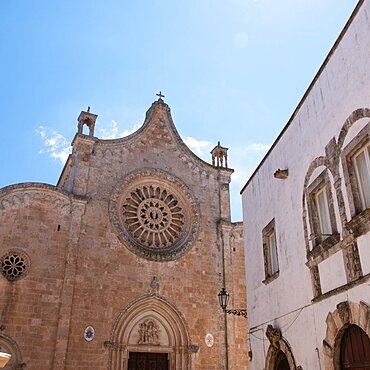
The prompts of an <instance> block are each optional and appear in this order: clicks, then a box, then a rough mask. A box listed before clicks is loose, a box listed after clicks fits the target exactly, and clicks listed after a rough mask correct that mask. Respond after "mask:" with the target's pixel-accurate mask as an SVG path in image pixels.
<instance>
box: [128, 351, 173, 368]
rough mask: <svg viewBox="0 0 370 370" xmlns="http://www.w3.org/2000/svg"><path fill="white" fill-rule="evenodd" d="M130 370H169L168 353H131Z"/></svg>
mask: <svg viewBox="0 0 370 370" xmlns="http://www.w3.org/2000/svg"><path fill="white" fill-rule="evenodd" d="M128 370H168V353H151V352H130V354H129V360H128Z"/></svg>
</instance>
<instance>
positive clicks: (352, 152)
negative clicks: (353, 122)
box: [340, 123, 370, 218]
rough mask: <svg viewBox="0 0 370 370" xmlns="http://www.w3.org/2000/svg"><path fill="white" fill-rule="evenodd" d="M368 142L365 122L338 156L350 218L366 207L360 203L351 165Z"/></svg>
mask: <svg viewBox="0 0 370 370" xmlns="http://www.w3.org/2000/svg"><path fill="white" fill-rule="evenodd" d="M368 144H370V124H369V123H367V124H366V125H365V126H364V127H363V128H362V130H360V132H359V133H358V134H357V135H356V136H355V137H354V138H353V139H352V140H351V141H350V142H349V143H348V144H347V145H346V146H345V147H344V148H343V149H342V153H341V156H340V158H341V162H342V168H343V176H344V182H345V188H346V192H347V199H348V206H349V213H350V216H351V218H354V217H355V216H356V215H358V214H360V213H361V212H363V211H364V210H365V209H366V208H363V205H362V203H361V195H360V190H359V185H358V180H357V177H356V171H355V168H354V165H353V158H354V156H356V154H358V153H359V152H360V151H361V149H363V148H364V147H365V146H367V145H368ZM369 155H370V154H369Z"/></svg>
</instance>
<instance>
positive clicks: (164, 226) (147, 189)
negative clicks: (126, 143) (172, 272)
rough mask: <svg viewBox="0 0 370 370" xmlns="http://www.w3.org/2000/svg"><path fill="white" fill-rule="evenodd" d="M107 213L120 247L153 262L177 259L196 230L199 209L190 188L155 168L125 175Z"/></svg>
mask: <svg viewBox="0 0 370 370" xmlns="http://www.w3.org/2000/svg"><path fill="white" fill-rule="evenodd" d="M109 214H110V219H111V222H112V224H113V227H114V230H115V232H116V233H117V236H118V237H119V239H120V240H121V241H122V242H123V243H124V245H125V246H126V247H127V248H128V249H130V250H131V251H132V252H134V253H136V254H137V255H139V256H140V257H143V258H146V259H149V260H155V261H171V260H174V259H177V258H179V257H180V256H181V255H183V254H184V253H185V252H186V251H187V250H188V249H190V247H191V246H192V244H193V241H194V239H195V237H196V235H197V232H198V228H199V206H198V203H197V202H196V200H195V198H194V197H193V195H192V193H191V191H190V189H189V188H188V187H187V186H186V185H185V184H184V183H183V182H182V181H181V180H179V179H178V178H176V177H175V176H173V175H171V174H169V173H167V172H165V171H162V170H158V169H142V170H139V171H134V172H132V173H130V174H128V175H127V176H126V177H125V178H124V179H123V181H121V182H120V183H119V184H118V185H117V186H116V188H115V190H114V191H113V194H112V197H111V201H110V208H109Z"/></svg>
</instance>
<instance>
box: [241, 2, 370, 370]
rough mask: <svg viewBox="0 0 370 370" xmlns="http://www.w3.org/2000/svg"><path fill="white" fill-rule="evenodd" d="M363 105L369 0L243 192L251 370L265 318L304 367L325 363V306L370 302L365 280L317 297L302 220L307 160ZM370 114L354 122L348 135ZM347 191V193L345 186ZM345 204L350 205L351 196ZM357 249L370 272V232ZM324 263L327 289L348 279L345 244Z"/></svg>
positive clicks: (261, 346) (367, 83)
mask: <svg viewBox="0 0 370 370" xmlns="http://www.w3.org/2000/svg"><path fill="white" fill-rule="evenodd" d="M358 108H370V0H365V1H364V3H363V5H362V6H361V8H360V10H359V12H358V13H357V15H356V16H355V18H354V20H353V22H352V23H351V25H350V27H349V28H348V30H347V31H346V33H345V35H344V36H343V38H342V40H341V41H340V43H339V45H338V46H337V47H336V49H335V51H334V53H333V54H332V55H331V56H330V60H329V61H328V63H327V65H326V67H325V69H324V70H323V71H322V73H321V74H320V76H319V78H318V79H317V81H316V82H315V84H314V86H313V88H312V89H311V91H310V93H309V95H308V96H307V97H306V99H305V100H304V102H303V104H302V105H301V107H300V109H299V110H298V112H297V113H296V115H295V117H294V118H293V119H292V121H291V123H290V125H289V127H288V128H287V130H286V131H285V133H284V134H283V135H282V137H281V138H280V139H279V140H278V142H277V143H276V145H275V147H274V148H273V150H272V151H271V153H270V154H269V155H268V157H267V159H266V160H265V162H264V163H263V164H262V166H261V167H260V168H259V170H258V172H257V173H256V174H255V176H254V177H253V178H252V179H251V181H250V182H249V184H248V185H247V187H246V188H245V189H244V191H243V193H242V199H243V214H244V216H243V218H244V238H245V249H246V254H245V255H246V271H247V294H248V295H247V296H248V315H249V316H248V319H249V328H250V331H251V332H252V333H251V334H250V344H251V350H252V352H253V360H252V361H251V363H250V369H251V370H254V369H255V370H257V369H258V370H261V369H264V367H265V355H266V352H267V349H268V347H269V342H268V340H267V338H266V336H265V334H264V331H265V330H266V326H267V324H272V325H274V326H277V327H280V328H281V330H282V334H283V336H284V337H285V338H286V339H287V340H288V342H289V343H290V345H291V347H292V352H293V355H294V357H295V359H296V363H297V365H301V366H302V367H303V369H304V370H317V369H324V368H325V366H324V362H323V353H322V351H323V346H322V342H323V339H324V338H325V332H326V323H325V319H326V316H327V315H328V313H329V312H330V311H334V310H335V308H336V305H337V304H338V303H339V302H341V301H344V300H347V299H349V300H352V301H353V302H359V301H360V300H365V301H367V302H368V303H370V289H369V285H368V283H367V284H363V285H360V286H357V287H355V288H352V289H351V290H347V291H345V292H344V293H338V294H337V295H335V296H332V297H330V298H327V299H324V300H323V301H321V302H317V303H314V304H312V302H311V300H312V298H313V290H312V285H311V277H310V272H309V269H308V268H307V267H306V265H305V263H306V261H307V259H306V249H305V241H304V230H303V220H302V214H303V208H302V196H303V187H304V179H305V176H306V173H307V170H308V168H309V165H310V164H311V162H312V160H313V159H314V158H316V157H318V156H321V155H323V156H324V155H325V146H326V145H327V144H328V143H329V141H330V140H331V139H332V138H333V137H335V138H336V139H337V138H338V134H339V131H340V129H341V128H342V125H343V123H344V122H345V120H346V119H347V117H348V116H349V115H350V114H351V113H352V112H353V111H355V110H356V109H358ZM368 121H369V120H361V122H359V123H358V124H356V125H355V126H354V127H353V129H351V131H350V132H349V136H348V138H347V139H346V142H347V140H350V139H351V137H353V136H354V135H355V134H356V133H357V132H358V130H359V129H360V128H362V127H363V126H364V125H365V124H366V123H367V122H368ZM361 125H362V127H360V126H361ZM278 168H280V169H286V168H287V169H289V177H288V178H287V179H286V180H278V179H275V178H274V176H273V174H274V172H275V171H276V170H277V169H278ZM343 195H344V197H345V198H346V195H347V193H346V189H345V186H343ZM345 204H346V206H347V209H348V202H347V201H346V200H345ZM347 213H348V215H349V211H347ZM337 217H338V215H337ZM273 218H275V224H276V233H277V245H278V259H279V269H280V275H279V277H278V278H277V279H275V280H274V281H272V282H270V283H269V284H267V285H265V284H263V283H262V281H263V280H264V278H265V272H264V258H263V248H262V230H263V228H264V227H265V226H266V225H267V224H268V223H269V222H270V221H271V220H272V219H273ZM338 226H339V225H338ZM359 251H360V257H361V259H362V261H361V262H362V267H363V270H364V271H363V272H364V274H366V273H369V272H370V235H365V236H362V237H361V238H360V240H359ZM319 269H320V275H321V283H322V286H323V292H324V290H325V291H327V290H331V289H334V288H336V287H337V286H339V285H343V284H344V283H345V282H346V276H345V269H344V262H343V258H342V256H341V251H340V252H337V255H334V256H332V257H331V259H329V260H326V261H324V262H322V263H320V265H319ZM316 348H317V349H318V350H316ZM319 359H321V360H320V361H321V363H320V364H319Z"/></svg>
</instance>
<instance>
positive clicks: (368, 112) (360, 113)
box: [338, 108, 370, 150]
mask: <svg viewBox="0 0 370 370" xmlns="http://www.w3.org/2000/svg"><path fill="white" fill-rule="evenodd" d="M362 118H370V109H369V108H359V109H356V110H355V111H353V112H352V113H351V114H350V116H349V117H348V118H347V119H346V120H345V121H344V124H343V126H342V128H341V130H340V132H339V136H338V148H339V149H340V150H341V149H342V146H343V144H344V140H345V139H346V136H347V133H348V131H349V129H350V128H351V127H352V126H353V125H354V124H355V123H356V122H357V121H358V120H360V119H362Z"/></svg>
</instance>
